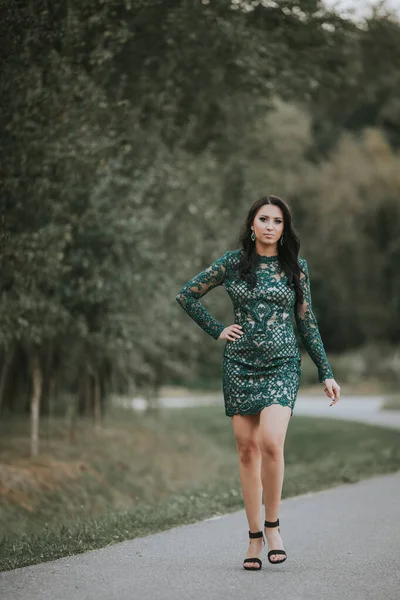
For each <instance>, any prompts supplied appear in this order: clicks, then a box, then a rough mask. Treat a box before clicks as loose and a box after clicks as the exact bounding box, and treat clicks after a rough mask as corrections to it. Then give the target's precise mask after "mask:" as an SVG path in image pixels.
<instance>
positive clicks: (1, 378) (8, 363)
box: [0, 348, 14, 414]
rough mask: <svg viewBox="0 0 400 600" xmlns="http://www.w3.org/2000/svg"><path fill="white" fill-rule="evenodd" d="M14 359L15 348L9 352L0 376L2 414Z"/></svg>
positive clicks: (0, 406) (0, 408) (0, 409)
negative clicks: (9, 373) (8, 376)
mask: <svg viewBox="0 0 400 600" xmlns="http://www.w3.org/2000/svg"><path fill="white" fill-rule="evenodd" d="M13 358H14V348H13V349H12V350H11V352H9V353H8V354H7V356H6V358H5V360H4V363H3V366H2V369H1V375H0V414H1V412H2V408H3V399H4V391H5V387H6V381H7V375H8V372H9V370H10V366H11V363H12V359H13Z"/></svg>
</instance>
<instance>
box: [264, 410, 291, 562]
mask: <svg viewBox="0 0 400 600" xmlns="http://www.w3.org/2000/svg"><path fill="white" fill-rule="evenodd" d="M290 413H291V409H290V408H289V407H288V406H281V405H280V404H272V405H271V406H267V407H265V408H263V409H262V410H261V412H260V429H259V442H260V449H261V480H262V485H263V490H264V506H265V519H266V520H267V521H276V520H277V519H278V517H279V505H280V501H281V494H282V485H283V474H284V467H285V462H284V443H285V437H286V431H287V426H288V424H289V419H290ZM264 532H265V537H266V538H267V541H268V546H269V549H270V550H272V549H274V550H278V549H279V550H284V548H283V544H282V538H281V536H280V533H279V531H278V527H265V528H264ZM281 558H282V555H279V554H277V555H275V554H273V555H272V556H271V560H280V559H281Z"/></svg>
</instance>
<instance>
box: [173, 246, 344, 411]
mask: <svg viewBox="0 0 400 600" xmlns="http://www.w3.org/2000/svg"><path fill="white" fill-rule="evenodd" d="M241 252H242V250H240V249H239V250H229V251H227V252H225V254H224V255H223V256H221V257H219V258H217V259H216V260H215V261H214V262H213V263H212V264H211V265H210V266H209V267H207V268H206V269H205V270H204V271H202V272H201V273H198V274H197V275H195V276H194V277H193V278H192V279H190V280H189V281H188V282H187V283H186V284H185V285H184V286H183V287H182V289H181V290H180V291H179V292H178V294H177V296H176V300H177V302H178V303H179V304H180V305H181V306H182V308H183V309H184V310H185V311H186V312H187V313H188V314H189V316H190V317H191V318H192V319H193V320H194V321H195V322H196V323H197V324H198V325H200V327H202V329H203V330H204V331H205V332H206V333H208V334H209V335H211V336H212V337H213V338H214V339H215V340H217V339H218V338H219V336H220V334H221V332H222V331H223V329H225V327H227V325H224V324H223V323H220V322H219V321H217V320H216V319H214V317H213V316H212V315H211V314H210V313H209V311H208V310H207V309H206V308H205V307H204V306H203V305H202V304H201V302H200V298H201V297H202V296H204V295H205V294H207V293H208V292H209V291H210V290H212V289H213V288H215V287H217V286H219V285H222V286H223V287H224V288H225V289H226V291H227V292H228V294H229V296H230V298H231V300H232V304H233V313H234V320H233V323H236V324H239V325H241V326H242V331H243V334H242V336H241V337H240V338H238V339H235V340H233V341H231V340H226V343H225V347H224V351H223V364H222V389H223V395H224V403H225V414H226V415H227V416H228V417H232V416H233V415H235V414H242V415H254V414H257V413H258V412H260V410H262V409H263V408H265V407H266V406H270V405H271V404H280V405H282V406H289V407H290V409H291V412H290V416H292V415H293V409H294V405H295V402H296V398H297V393H298V389H299V386H300V377H301V353H300V348H299V344H298V342H297V339H296V335H295V331H294V326H293V321H292V316H293V315H294V318H295V321H296V324H297V328H298V331H299V334H300V338H301V339H302V341H303V344H304V346H305V348H306V350H307V352H308V354H309V355H310V357H311V359H312V360H313V362H314V364H315V365H316V367H317V369H318V379H319V382H320V383H323V381H324V380H325V379H327V378H330V377H333V372H332V369H331V367H330V365H329V363H328V360H327V357H326V352H325V349H324V345H323V343H322V339H321V335H320V332H319V329H318V324H317V320H316V318H315V315H314V313H313V310H312V304H311V290H310V279H309V274H308V266H307V261H306V260H305V259H304V258H300V257H299V258H298V264H299V266H300V269H301V271H302V272H301V273H300V284H301V287H302V290H303V293H304V302H303V304H299V303H297V302H296V294H295V291H294V289H293V288H292V287H289V286H288V280H287V277H286V274H285V272H284V270H283V269H282V267H281V264H280V261H279V256H278V255H274V256H264V255H261V254H256V257H257V266H256V275H257V285H256V286H255V287H254V288H253V289H250V286H249V284H248V283H247V282H246V281H243V280H242V279H240V278H239V272H238V268H237V267H238V264H239V260H240V256H241ZM233 323H232V324H233Z"/></svg>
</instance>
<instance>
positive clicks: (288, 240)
mask: <svg viewBox="0 0 400 600" xmlns="http://www.w3.org/2000/svg"><path fill="white" fill-rule="evenodd" d="M265 204H273V205H274V206H278V207H279V208H280V209H281V211H282V213H283V239H284V243H283V245H281V244H280V242H278V259H279V262H280V264H281V267H282V269H283V270H284V272H285V274H286V277H287V280H288V281H287V285H288V286H289V287H291V288H292V289H294V291H295V293H296V298H297V301H298V302H300V304H301V303H302V302H303V300H304V294H303V290H302V289H301V285H300V272H302V270H301V269H300V265H299V263H298V256H299V250H300V240H299V238H298V236H297V234H296V232H295V230H294V228H293V219H292V213H291V211H290V208H289V206H288V205H287V204H286V202H285V201H284V200H282V199H281V198H278V196H263V197H262V198H259V199H258V200H256V201H255V202H253V204H252V206H251V207H250V210H249V212H248V214H247V218H246V221H245V223H244V225H243V227H242V230H241V232H240V237H239V242H240V244H241V246H242V255H241V258H240V260H239V264H238V271H239V277H240V279H243V280H244V281H247V283H248V284H249V286H250V289H253V288H254V287H255V286H256V284H257V275H256V273H255V269H256V266H257V253H256V246H255V243H254V242H253V240H252V239H251V237H250V236H251V233H252V230H251V225H252V224H253V221H254V218H255V216H256V214H257V212H258V210H259V209H260V208H261V207H262V206H264V205H265Z"/></svg>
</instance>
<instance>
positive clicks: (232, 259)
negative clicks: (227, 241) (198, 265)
mask: <svg viewBox="0 0 400 600" xmlns="http://www.w3.org/2000/svg"><path fill="white" fill-rule="evenodd" d="M241 255H242V250H241V249H240V248H238V249H236V250H227V251H226V252H225V254H224V256H225V259H226V262H227V265H228V266H235V265H237V264H238V262H239V260H240V257H241Z"/></svg>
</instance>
